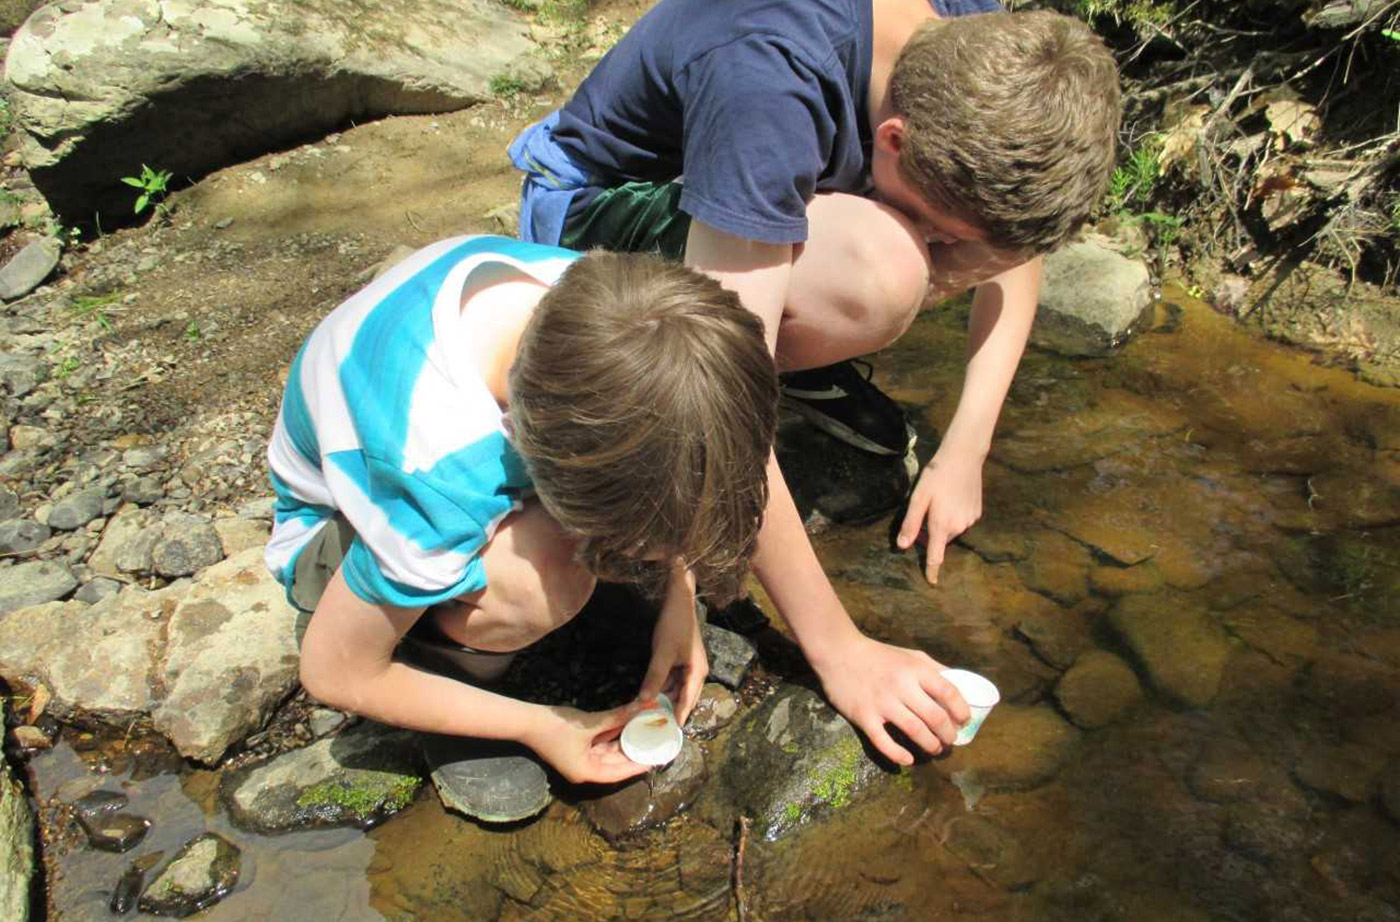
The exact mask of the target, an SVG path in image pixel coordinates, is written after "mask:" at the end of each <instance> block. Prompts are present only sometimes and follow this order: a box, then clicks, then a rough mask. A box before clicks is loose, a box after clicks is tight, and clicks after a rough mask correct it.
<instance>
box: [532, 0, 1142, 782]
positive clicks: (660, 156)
mask: <svg viewBox="0 0 1400 922" xmlns="http://www.w3.org/2000/svg"><path fill="white" fill-rule="evenodd" d="M1000 9H1001V8H1000V6H999V4H998V3H997V2H996V0H662V2H660V3H659V4H657V6H655V7H654V8H653V9H652V10H650V11H649V12H648V13H647V14H646V15H645V16H643V17H642V18H641V19H640V20H639V21H638V22H637V24H636V25H635V26H634V27H633V28H632V30H631V31H630V32H629V33H628V34H627V35H626V36H624V37H623V39H622V40H621V41H620V42H619V43H618V44H617V46H616V47H614V48H613V49H612V51H610V52H609V53H608V55H607V56H605V57H604V58H603V60H602V61H600V62H599V63H598V65H597V67H596V68H595V69H594V71H593V72H592V73H591V74H590V75H589V76H588V78H587V79H585V80H584V82H583V84H582V85H581V86H580V87H579V89H578V91H577V92H576V93H575V95H574V96H573V98H572V99H571V100H570V101H569V102H568V103H567V104H566V105H565V106H564V107H563V108H562V109H561V110H559V111H558V112H555V113H552V114H551V115H550V116H549V117H547V118H546V119H545V120H544V121H542V122H541V123H539V124H537V125H535V126H532V127H531V128H530V129H527V130H526V131H525V132H524V133H522V135H521V136H520V137H519V138H517V139H516V141H515V143H514V144H513V145H512V147H511V157H512V160H513V161H514V162H515V164H516V165H517V166H518V167H520V168H521V169H522V170H525V171H526V181H525V184H524V189H523V193H522V208H521V233H522V235H523V236H524V237H525V238H526V239H531V240H537V241H541V242H547V243H561V244H562V245H564V246H567V247H571V248H575V249H587V248H589V247H595V246H601V247H605V248H609V249H621V250H660V251H661V252H662V253H665V254H667V255H669V256H672V257H674V258H678V259H679V258H683V259H684V260H685V262H686V264H687V265H690V266H692V267H694V268H697V269H700V270H702V271H704V272H706V273H708V274H710V275H712V276H713V277H715V278H717V279H719V280H720V282H721V283H722V284H724V285H725V286H726V287H729V288H731V289H733V290H734V291H737V292H738V293H739V295H740V298H741V300H742V301H743V303H744V305H745V306H746V307H747V308H748V309H749V310H751V311H753V312H754V313H756V314H758V315H759V316H760V317H762V318H763V319H764V322H765V327H766V330H767V335H768V345H769V348H770V349H772V350H773V351H774V356H775V359H776V361H777V363H778V367H779V369H780V370H781V371H784V372H787V373H788V374H787V375H785V378H784V396H785V400H786V401H787V402H788V403H789V405H791V406H794V407H795V408H796V409H798V410H799V411H801V412H802V413H803V414H804V415H805V416H806V417H807V418H809V419H811V420H812V421H814V422H816V423H817V424H818V425H820V426H822V428H824V429H826V430H827V431H829V432H832V433H833V434H835V435H837V436H838V437H840V438H843V439H844V440H846V441H849V442H851V443H852V444H855V445H858V446H859V447H862V448H864V449H866V450H869V451H874V452H879V453H885V454H897V455H905V454H906V452H909V451H910V450H911V449H912V442H913V440H912V434H911V433H910V431H909V430H908V428H907V425H906V423H905V421H904V418H903V414H902V413H901V412H900V411H899V408H898V407H897V406H895V405H894V403H893V402H892V401H890V400H889V398H887V397H885V396H884V395H883V394H881V393H880V392H879V391H878V390H876V389H875V388H874V387H873V386H872V385H871V384H870V383H869V382H868V381H866V380H865V378H864V377H862V376H861V375H860V374H859V373H858V372H856V371H855V369H853V368H852V367H851V365H850V364H849V362H846V361H845V360H848V359H850V358H853V357H855V356H859V355H862V354H865V353H868V352H872V351H875V350H877V349H880V348H882V347H884V346H886V345H888V344H889V343H891V342H893V341H894V340H895V339H896V338H897V337H898V336H899V335H901V334H902V333H903V332H904V331H905V330H906V329H907V328H908V326H909V324H910V323H911V322H912V320H913V318H914V316H915V314H916V313H917V312H918V310H919V309H920V308H921V307H922V306H923V305H925V304H929V303H932V302H933V301H936V300H940V299H942V298H944V297H947V296H950V295H952V294H956V293H958V292H960V291H963V290H965V289H966V288H968V287H971V286H973V285H976V286H977V292H976V295H975V296H974V300H973V309H972V315H971V319H970V321H969V330H968V334H969V345H968V356H969V358H968V366H967V373H966V377H965V381H964V387H963V392H962V395H961V397H960V399H959V402H958V407H957V410H956V412H955V414H954V416H953V419H952V421H951V423H950V424H949V425H948V427H947V429H946V431H945V432H944V435H943V439H942V441H941V443H940V445H939V447H938V450H937V452H936V453H935V454H934V456H933V458H932V459H931V460H930V461H929V462H928V463H927V464H926V465H925V466H924V468H923V470H922V472H921V473H920V474H919V477H918V481H917V483H916V485H915V487H914V491H913V495H912V497H911V500H910V503H909V510H908V513H907V515H906V517H905V519H904V521H903V522H902V524H901V528H900V531H899V536H898V543H899V544H900V546H902V547H906V548H907V547H909V546H910V545H911V544H912V543H913V542H914V540H915V538H916V536H917V535H918V533H919V531H920V529H921V528H926V529H927V533H928V559H927V564H926V567H927V569H926V575H927V578H928V580H929V581H930V582H935V581H936V580H937V574H938V568H939V565H940V564H941V562H942V559H943V553H944V548H945V545H946V544H947V542H949V541H951V540H952V539H953V538H954V537H956V536H957V535H958V534H960V533H961V532H962V531H964V530H965V529H966V528H967V527H969V526H970V525H971V524H972V523H973V522H975V521H976V520H977V519H978V518H979V517H980V515H981V508H982V495H981V494H982V483H981V478H982V464H983V461H984V460H985V458H986V455H987V453H988V451H989V449H990V445H991V439H992V432H993V429H994V427H995V423H996V418H997V416H998V414H999V412H1000V409H1001V405H1002V402H1003V401H1004V399H1005V396H1006V392H1007V389H1008V388H1009V386H1010V383H1011V378H1012V376H1013V375H1014V373H1015V369H1016V366H1017V364H1018V363H1019V361H1020V356H1021V352H1022V351H1023V349H1024V347H1025V342H1026V337H1027V335H1028V333H1029V330H1030V325H1031V321H1032V320H1033V318H1034V314H1035V306H1036V302H1037V299H1038V292H1039V283H1040V273H1041V270H1040V265H1041V264H1040V259H1039V256H1040V254H1043V253H1045V252H1048V251H1049V250H1051V249H1053V248H1054V247H1056V246H1058V245H1060V244H1061V243H1063V242H1064V241H1065V240H1066V239H1067V238H1068V237H1069V236H1070V235H1072V234H1073V233H1074V231H1075V230H1077V228H1078V227H1079V226H1080V225H1081V224H1082V223H1083V221H1084V220H1085V218H1086V217H1087V215H1088V213H1089V211H1090V209H1091V208H1092V207H1093V205H1094V203H1095V202H1096V201H1097V200H1098V198H1099V197H1100V196H1101V194H1102V192H1103V189H1104V187H1105V185H1106V183H1107V180H1108V176H1109V173H1110V172H1111V169H1112V164H1113V156H1114V137H1115V134H1116V131H1117V126H1118V119H1119V91H1118V84H1117V74H1116V69H1115V66H1114V62H1113V59H1112V56H1111V55H1110V54H1109V53H1108V52H1107V50H1106V49H1105V48H1104V47H1103V45H1102V43H1101V42H1100V41H1099V40H1098V39H1097V38H1096V37H1095V36H1094V35H1093V33H1092V32H1090V31H1089V30H1088V28H1087V27H1085V26H1084V25H1083V24H1082V23H1079V22H1077V21H1075V20H1072V19H1069V18H1066V17H1062V16H1058V15H1055V14H1051V13H1016V14H1011V13H1004V12H1001V11H1000ZM974 14H975V15H974ZM833 363H840V364H834V365H833ZM769 482H770V487H771V499H770V502H769V505H768V508H767V515H766V520H765V523H764V527H763V532H762V534H761V537H760V541H759V550H758V554H757V556H756V557H755V560H754V569H755V572H756V573H757V575H758V576H759V578H760V580H761V581H762V582H763V584H764V587H765V589H766V590H767V592H768V594H769V596H770V597H771V598H772V600H773V602H774V604H775V605H776V606H777V608H778V610H779V612H780V613H781V614H782V615H783V617H784V618H785V619H786V620H787V621H788V622H789V624H790V625H791V627H792V628H793V632H794V634H795V635H796V636H797V639H798V641H799V643H800V644H801V645H802V648H803V650H804V652H805V653H806V655H807V657H808V659H809V660H810V661H811V663H812V665H813V667H814V668H815V669H816V670H817V673H818V675H819V676H820V678H821V680H822V683H823V687H824V689H825V691H826V693H827V695H828V697H829V698H830V699H831V701H832V703H833V704H834V705H835V706H836V707H837V708H838V709H839V710H840V711H841V712H842V713H843V714H844V715H845V716H846V717H847V718H849V719H851V720H852V721H853V722H854V723H855V724H857V725H858V726H859V727H860V728H861V729H862V730H863V731H865V733H866V734H867V735H868V736H869V737H870V739H871V741H872V742H873V743H874V745H875V746H876V747H877V748H879V749H880V750H881V751H882V752H884V753H885V755H887V756H889V757H890V758H891V759H893V760H894V761H896V762H901V763H907V762H909V761H910V760H911V759H912V755H911V754H910V753H909V752H908V751H907V750H905V749H904V748H903V747H901V746H899V745H898V744H897V743H895V742H894V740H893V739H892V738H891V737H890V736H889V734H888V732H887V731H886V728H885V725H886V724H887V723H888V724H893V725H894V726H896V727H898V728H899V729H900V730H901V731H902V732H903V733H904V734H905V735H906V736H908V737H909V739H910V740H911V741H912V742H914V743H915V744H917V745H918V746H920V747H922V748H923V749H925V750H928V751H933V752H936V751H937V750H938V749H940V748H941V746H942V745H945V744H947V743H949V742H951V740H952V738H953V736H954V734H955V733H956V727H955V726H954V725H953V721H952V720H950V718H949V715H948V711H949V710H950V708H953V707H957V705H958V703H959V702H957V692H956V690H954V689H952V687H951V686H950V685H948V683H947V682H946V681H945V680H944V679H943V678H942V677H941V675H940V674H939V673H940V670H941V667H940V666H939V665H938V664H937V663H935V662H934V661H933V660H932V659H930V658H929V657H928V656H926V655H925V654H923V653H921V652H918V651H913V650H905V649H901V648H897V647H892V646H889V645H886V644H882V643H879V642H877V641H874V640H872V639H870V638H868V637H865V636H864V635H862V634H861V633H860V632H859V631H858V630H857V629H856V628H855V626H854V625H853V624H852V623H851V620H850V618H849V616H848V615H847V614H846V612H845V610H844V608H843V607H842V605H841V602H840V600H839V599H837V597H836V595H835V593H834V592H833V590H832V588H831V585H830V583H829V582H828V581H827V580H826V579H825V577H824V575H823V574H822V572H821V567H820V564H819V563H818V562H817V559H816V556H815V554H814V553H813V551H812V548H811V545H810V543H809V542H808V541H807V539H806V536H805V533H804V531H803V528H802V523H801V521H800V519H799V518H798V515H797V512H796V508H795V507H794V505H793V503H792V499H791V496H790V494H789V493H788V491H787V489H786V487H785V485H784V484H783V481H782V475H781V473H780V472H779V471H778V469H777V465H776V462H775V461H773V460H771V459H770V463H769ZM957 710H959V711H961V707H957Z"/></svg>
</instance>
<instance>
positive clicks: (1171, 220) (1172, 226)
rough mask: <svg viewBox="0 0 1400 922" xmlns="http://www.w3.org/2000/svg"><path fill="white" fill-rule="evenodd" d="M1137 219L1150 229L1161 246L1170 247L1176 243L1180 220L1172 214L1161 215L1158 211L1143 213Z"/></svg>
mask: <svg viewBox="0 0 1400 922" xmlns="http://www.w3.org/2000/svg"><path fill="white" fill-rule="evenodd" d="M1138 218H1139V219H1140V220H1142V221H1143V222H1145V223H1146V224H1148V225H1149V226H1151V227H1152V229H1153V231H1154V232H1155V233H1156V237H1157V242H1158V243H1159V244H1161V245H1162V246H1171V245H1172V244H1173V243H1175V242H1176V235H1177V232H1178V231H1180V230H1181V225H1182V220H1181V218H1178V217H1177V216H1176V215H1174V214H1163V213H1162V212H1160V211H1148V212H1144V213H1143V214H1140V215H1138Z"/></svg>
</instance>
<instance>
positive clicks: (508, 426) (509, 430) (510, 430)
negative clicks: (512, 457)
mask: <svg viewBox="0 0 1400 922" xmlns="http://www.w3.org/2000/svg"><path fill="white" fill-rule="evenodd" d="M501 428H502V429H503V430H505V433H506V438H507V439H509V440H511V441H514V440H515V423H513V422H512V421H511V418H510V411H509V410H506V411H505V412H504V413H502V414H501Z"/></svg>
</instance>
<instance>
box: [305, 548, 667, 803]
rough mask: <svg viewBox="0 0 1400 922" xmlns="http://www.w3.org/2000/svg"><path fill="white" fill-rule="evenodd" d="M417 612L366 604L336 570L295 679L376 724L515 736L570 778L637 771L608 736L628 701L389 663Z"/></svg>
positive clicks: (626, 712) (606, 777) (624, 715)
mask: <svg viewBox="0 0 1400 922" xmlns="http://www.w3.org/2000/svg"><path fill="white" fill-rule="evenodd" d="M421 613H422V610H421V609H412V608H395V607H392V606H381V605H372V604H370V603H369V602H366V601H364V600H363V599H361V598H359V597H358V596H356V595H355V594H354V593H353V592H351V591H350V588H349V586H347V585H346V583H345V579H344V577H343V576H342V574H341V573H340V572H337V573H336V574H335V577H334V578H332V580H331V582H330V584H329V585H328V586H327V587H326V591H325V594H324V595H323V596H322V598H321V602H320V604H319V605H318V606H317V608H316V612H315V614H314V615H313V616H312V618H311V624H310V625H309V626H308V628H307V631H306V637H305V638H304V640H303V641H302V649H301V681H302V685H303V686H305V688H306V690H307V692H308V693H309V694H310V695H311V696H312V697H314V698H316V699H317V700H319V701H322V702H324V703H326V704H329V705H332V706H335V707H339V708H343V709H345V710H348V711H353V712H355V713H357V714H361V715H364V716H365V717H369V718H371V719H372V720H377V721H380V722H381V723H386V724H392V725H394V726H399V727H406V728H408V729H410V730H423V731H428V732H433V733H446V734H452V735H456V736H475V737H481V738H486V739H501V740H516V741H518V742H521V743H524V744H525V745H527V746H529V747H530V748H531V749H534V750H535V751H536V752H538V753H539V754H540V755H541V756H542V757H543V758H544V759H545V760H546V761H548V762H549V763H550V764H551V765H553V766H554V767H555V768H556V769H558V770H559V772H560V773H561V774H563V775H564V776H565V777H567V778H569V779H570V780H572V781H595V782H602V783H608V782H612V781H620V780H622V779H624V778H630V777H632V776H633V775H636V774H638V773H640V772H641V771H643V770H644V769H643V766H639V765H636V764H635V763H633V762H631V761H630V760H629V759H627V758H626V757H625V756H623V755H622V753H621V751H620V750H619V749H618V747H617V745H616V734H615V733H612V731H613V730H620V728H621V727H622V725H623V724H625V723H626V722H627V719H628V718H629V717H630V716H631V714H632V713H634V712H635V710H636V708H635V707H631V706H629V707H624V708H617V709H615V710H613V711H604V712H600V713H584V712H582V711H576V710H574V709H572V708H552V707H545V706H542V705H536V704H527V703H525V702H523V701H517V700H515V699H514V698H507V697H505V696H504V695H497V694H495V693H493V692H489V691H486V690H485V689H481V688H476V687H473V686H471V685H467V684H465V683H463V682H458V681H455V680H453V679H449V678H447V677H445V676H440V675H434V674H433V673H430V672H424V671H422V670H419V669H415V668H413V667H412V666H408V665H406V664H404V663H400V662H395V661H394V660H393V652H394V647H395V645H396V644H397V643H398V641H399V638H401V637H402V636H403V635H404V633H405V632H407V631H408V629H409V627H411V626H412V624H413V622H414V621H415V620H417V618H418V617H419V615H420V614H421Z"/></svg>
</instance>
